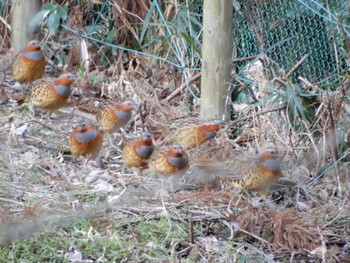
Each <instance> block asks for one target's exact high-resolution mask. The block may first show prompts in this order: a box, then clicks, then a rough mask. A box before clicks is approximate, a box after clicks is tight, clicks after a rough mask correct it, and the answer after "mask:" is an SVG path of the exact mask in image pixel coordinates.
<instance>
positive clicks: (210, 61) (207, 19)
mask: <svg viewBox="0 0 350 263" xmlns="http://www.w3.org/2000/svg"><path fill="white" fill-rule="evenodd" d="M232 8H233V2H232V0H215V1H213V0H204V12H203V13H204V17H203V24H204V25H203V46H202V56H203V58H202V83H201V117H202V118H204V119H211V118H220V119H223V116H224V114H225V113H226V112H227V109H226V107H225V101H226V96H227V91H228V87H229V82H230V74H231V70H232V43H233V38H232V10H233V9H232ZM226 115H227V114H226Z"/></svg>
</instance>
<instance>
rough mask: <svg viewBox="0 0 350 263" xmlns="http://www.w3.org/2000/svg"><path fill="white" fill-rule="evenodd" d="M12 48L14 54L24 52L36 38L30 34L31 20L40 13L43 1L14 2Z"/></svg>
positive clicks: (21, 0)
mask: <svg viewBox="0 0 350 263" xmlns="http://www.w3.org/2000/svg"><path fill="white" fill-rule="evenodd" d="M12 8H13V9H12V10H13V12H12V31H11V38H12V48H13V52H14V54H16V53H18V52H19V51H20V50H22V49H23V48H24V47H25V45H27V43H28V42H29V41H30V40H32V39H33V38H34V34H33V32H28V30H27V26H28V24H29V21H30V19H31V18H32V17H33V16H34V15H35V14H36V13H37V12H39V11H40V8H41V0H12Z"/></svg>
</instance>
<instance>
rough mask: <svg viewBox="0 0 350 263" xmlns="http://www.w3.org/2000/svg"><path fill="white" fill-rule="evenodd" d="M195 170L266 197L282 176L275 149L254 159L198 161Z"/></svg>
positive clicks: (277, 153) (270, 149) (269, 148)
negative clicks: (210, 174)
mask: <svg viewBox="0 0 350 263" xmlns="http://www.w3.org/2000/svg"><path fill="white" fill-rule="evenodd" d="M193 168H194V169H195V170H196V169H197V170H200V171H202V172H204V173H212V174H214V175H216V176H219V177H220V178H222V179H224V180H225V181H227V182H228V184H229V185H230V186H232V187H236V188H239V189H245V190H249V191H257V192H258V193H259V194H260V195H261V196H266V194H267V191H268V189H269V188H270V187H271V186H272V185H273V184H274V183H275V182H276V180H277V179H278V178H280V177H281V176H282V172H281V168H280V161H279V152H278V150H277V149H276V148H275V147H267V148H265V149H264V150H263V151H262V152H261V154H260V156H259V157H257V158H254V159H250V160H249V159H244V158H238V157H237V158H234V159H231V160H227V161H224V162H215V161H208V160H196V161H195V162H194V165H193Z"/></svg>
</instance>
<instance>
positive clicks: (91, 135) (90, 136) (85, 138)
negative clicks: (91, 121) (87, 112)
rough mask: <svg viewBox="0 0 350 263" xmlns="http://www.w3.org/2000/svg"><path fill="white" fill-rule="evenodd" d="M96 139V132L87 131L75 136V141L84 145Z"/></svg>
mask: <svg viewBox="0 0 350 263" xmlns="http://www.w3.org/2000/svg"><path fill="white" fill-rule="evenodd" d="M96 137H97V131H96V130H92V131H87V132H84V133H78V134H76V135H75V139H77V141H78V142H80V143H84V142H90V141H92V140H94V139H95V138H96Z"/></svg>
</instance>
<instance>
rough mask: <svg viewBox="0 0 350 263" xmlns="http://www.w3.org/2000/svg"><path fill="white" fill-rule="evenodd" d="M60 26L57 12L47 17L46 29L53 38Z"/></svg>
mask: <svg viewBox="0 0 350 263" xmlns="http://www.w3.org/2000/svg"><path fill="white" fill-rule="evenodd" d="M59 25H60V16H59V14H58V12H56V11H55V12H53V13H51V14H50V15H49V18H48V20H47V27H48V28H49V31H50V34H51V35H53V36H55V35H56V34H57V31H58V27H59Z"/></svg>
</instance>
